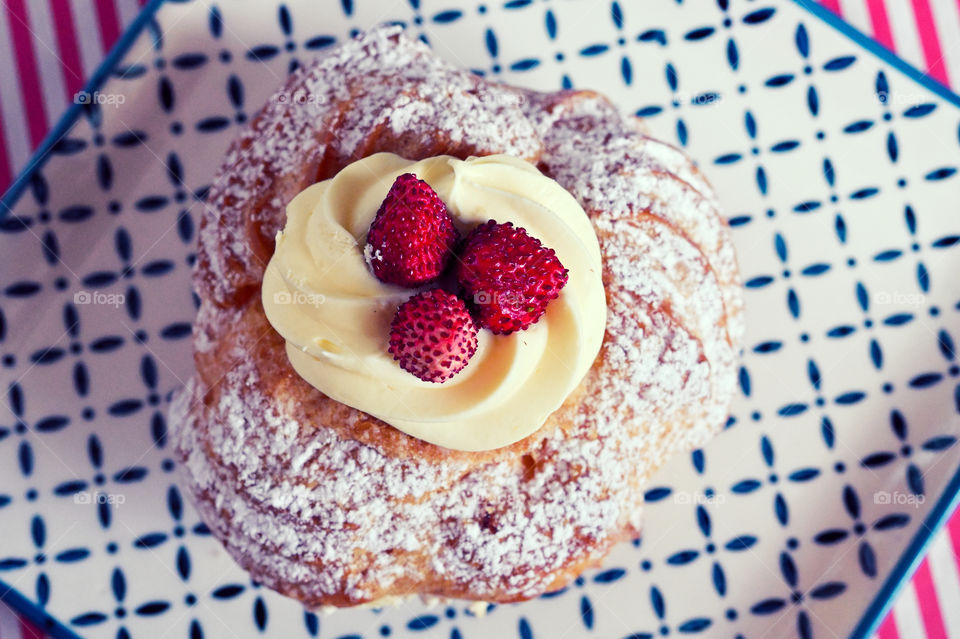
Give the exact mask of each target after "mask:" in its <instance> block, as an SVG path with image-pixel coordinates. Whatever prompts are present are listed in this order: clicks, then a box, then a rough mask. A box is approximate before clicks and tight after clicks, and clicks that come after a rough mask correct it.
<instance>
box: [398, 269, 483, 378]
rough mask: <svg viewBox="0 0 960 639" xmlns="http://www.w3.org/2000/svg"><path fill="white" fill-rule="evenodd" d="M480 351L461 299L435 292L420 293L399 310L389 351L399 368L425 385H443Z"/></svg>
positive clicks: (434, 290) (449, 294) (446, 293)
mask: <svg viewBox="0 0 960 639" xmlns="http://www.w3.org/2000/svg"><path fill="white" fill-rule="evenodd" d="M476 350H477V325H476V322H474V321H473V318H472V317H471V316H470V312H469V311H468V310H467V305H466V304H465V303H464V301H463V300H462V299H460V298H459V297H457V296H456V295H453V294H451V293H448V292H446V291H444V290H443V289H439V288H435V289H432V290H429V291H423V292H422V293H417V294H416V295H414V296H413V297H411V298H410V299H408V300H407V301H406V302H404V303H403V304H401V305H400V308H398V309H397V314H396V315H394V317H393V322H391V324H390V348H389V352H390V354H391V355H393V359H395V360H397V361H398V362H399V363H400V368H402V369H403V370H405V371H407V372H408V373H412V374H414V375H416V376H417V377H419V378H420V379H422V380H423V381H425V382H437V383H439V382H444V381H446V380H448V379H450V378H451V377H453V376H454V375H456V374H457V373H459V372H460V371H461V370H463V367H464V366H466V365H467V362H469V361H470V358H471V357H473V354H474V353H475V352H476Z"/></svg>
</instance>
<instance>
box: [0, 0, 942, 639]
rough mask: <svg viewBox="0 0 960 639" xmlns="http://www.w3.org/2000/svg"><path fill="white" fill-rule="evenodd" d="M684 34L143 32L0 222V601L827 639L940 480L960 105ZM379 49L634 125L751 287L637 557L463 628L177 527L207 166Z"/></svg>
mask: <svg viewBox="0 0 960 639" xmlns="http://www.w3.org/2000/svg"><path fill="white" fill-rule="evenodd" d="M693 4H694V3H691V2H681V1H680V0H656V1H655V2H651V3H648V4H647V5H644V6H643V8H642V9H641V8H640V7H639V6H638V5H634V4H631V3H625V2H618V1H614V2H606V1H604V2H599V3H597V2H586V1H581V2H561V1H559V0H543V1H538V2H533V1H532V0H506V1H504V0H496V1H495V2H488V1H484V0H475V1H473V2H462V3H457V2H450V1H444V2H439V1H437V2H434V1H433V0H431V1H429V2H420V1H418V0H409V1H408V3H407V4H402V3H398V4H396V5H394V6H392V7H390V8H385V7H384V6H383V5H381V4H380V3H377V2H373V1H371V0H340V1H339V2H324V3H317V2H307V1H306V0H290V1H288V2H275V3H269V2H264V3H257V4H256V5H244V6H243V7H238V6H237V5H235V4H233V3H227V2H221V3H207V2H168V3H166V4H164V5H163V6H162V7H161V8H160V9H159V11H157V12H156V13H155V14H151V16H150V17H149V18H147V19H145V20H144V22H143V28H142V30H141V31H140V32H139V34H138V35H137V37H136V39H135V40H134V41H133V43H132V46H131V47H130V48H129V49H128V50H127V51H126V53H125V54H124V55H123V58H122V60H121V61H120V62H119V63H118V64H116V65H115V66H114V67H113V68H112V70H111V73H110V76H109V78H108V80H107V81H106V83H105V84H103V85H102V86H99V87H98V88H97V89H96V90H95V91H94V90H91V91H90V92H89V93H87V94H85V95H86V99H85V100H84V103H83V105H82V106H81V107H78V108H79V109H80V110H81V113H80V115H79V117H78V118H77V120H76V122H75V123H74V124H73V126H71V127H70V128H69V129H68V130H67V131H66V133H65V134H64V135H63V136H61V137H60V138H59V139H58V140H57V141H56V142H55V143H54V144H53V145H52V147H51V148H50V152H49V156H48V158H47V159H46V161H45V162H44V163H43V164H42V165H41V166H40V167H39V168H38V169H37V170H36V171H35V172H33V173H32V174H31V175H30V178H29V180H28V181H27V182H26V184H25V188H24V189H23V190H22V192H21V193H20V194H19V196H18V197H16V198H11V199H9V200H8V203H9V204H11V208H12V210H11V211H9V212H8V213H7V215H6V216H4V217H3V218H0V247H2V250H0V261H2V263H3V267H4V270H3V273H4V276H3V278H2V281H0V394H2V397H3V402H2V406H0V539H3V540H4V542H5V543H4V544H3V546H2V548H0V591H5V590H7V589H8V588H11V589H13V590H14V591H15V592H16V593H17V594H18V596H19V597H21V598H22V599H21V600H20V601H19V603H25V602H28V603H30V604H31V605H32V606H33V609H34V612H35V613H36V616H37V617H38V618H39V619H40V620H41V621H44V620H46V621H47V622H48V625H49V627H50V628H51V629H52V630H53V631H54V632H55V633H56V634H60V635H62V636H72V635H74V634H76V635H82V636H89V637H111V638H113V637H116V638H130V637H153V636H157V634H158V633H157V628H163V630H164V631H165V632H166V635H165V636H170V637H190V638H191V639H199V638H202V637H221V636H235V637H255V636H261V635H263V636H266V635H268V634H269V635H271V636H284V637H330V638H339V639H348V638H350V639H354V638H358V637H359V638H362V639H371V638H374V637H443V638H447V637H449V638H450V639H469V638H472V637H486V636H503V637H519V638H520V639H533V638H534V637H559V636H570V637H580V636H582V637H613V638H625V639H640V638H649V637H656V636H669V635H672V634H681V635H699V636H704V637H761V636H775V637H800V638H809V637H834V636H846V635H847V634H849V633H850V632H851V630H852V629H853V628H854V626H855V625H857V623H858V622H859V621H860V618H861V615H862V613H863V611H864V610H865V609H866V608H867V607H868V605H869V604H870V603H871V601H872V600H873V598H874V595H875V594H876V592H877V591H878V590H879V589H880V588H881V585H882V584H884V583H885V582H886V581H887V580H888V578H889V576H890V574H891V572H892V571H894V569H895V566H896V565H897V563H898V561H899V560H900V559H901V556H902V555H903V554H904V552H905V549H906V547H907V545H908V543H910V541H911V540H912V539H914V538H915V537H916V536H917V535H918V534H922V533H923V531H924V527H925V526H926V525H927V521H928V518H929V517H931V516H933V515H932V513H934V511H935V504H936V502H937V500H938V499H939V498H940V497H941V495H942V494H943V493H944V491H945V490H946V486H947V484H948V482H949V481H950V479H951V477H952V476H953V475H954V473H955V472H956V471H957V469H958V466H960V446H957V437H958V436H960V361H958V358H957V352H956V344H957V339H960V289H958V288H957V286H956V273H957V272H958V268H960V219H958V218H957V216H956V215H955V212H954V211H953V210H952V208H951V207H953V206H954V205H955V203H956V202H957V201H958V199H960V181H958V180H960V178H958V176H957V166H958V160H957V158H958V157H960V154H958V151H960V148H958V147H960V109H958V108H957V105H958V104H960V98H958V99H956V100H954V101H951V100H950V99H946V98H945V97H944V96H942V95H937V94H935V93H933V92H929V91H927V90H926V89H924V88H922V87H921V86H920V85H918V84H916V83H914V82H913V81H912V80H911V79H910V78H908V77H907V76H906V75H904V74H903V73H902V72H901V71H900V70H898V69H897V68H895V67H894V66H891V65H889V64H887V63H884V62H882V61H880V60H879V59H877V58H875V57H874V56H872V55H871V54H870V53H868V52H866V51H864V50H862V49H860V48H859V47H858V46H857V45H856V44H855V43H853V42H852V41H851V40H848V39H847V38H845V37H844V36H843V35H841V34H839V33H837V32H835V31H833V30H832V29H831V28H830V27H829V26H827V25H826V24H824V23H822V22H821V21H820V20H819V19H817V18H816V17H814V16H812V15H811V14H809V13H807V12H805V11H804V10H803V9H802V7H800V6H799V5H798V4H795V3H790V2H786V1H774V0H770V1H767V2H760V1H748V0H730V1H729V2H728V1H727V0H716V2H715V3H710V4H708V3H706V2H704V3H697V6H696V7H694V6H693ZM380 22H397V23H401V24H403V25H404V26H405V27H406V28H407V30H408V32H410V33H411V34H412V35H413V36H414V37H418V38H420V39H422V40H424V41H425V42H427V43H429V44H431V45H432V46H433V47H434V48H435V49H436V50H437V51H438V52H439V53H440V54H441V55H443V56H444V57H446V58H447V59H449V60H451V61H452V62H454V63H456V64H458V65H461V66H463V67H466V68H469V69H471V70H473V71H474V72H475V73H477V74H480V75H484V76H488V77H491V78H493V79H496V80H502V81H505V82H511V83H517V84H522V85H526V86H531V87H534V88H543V89H556V88H558V87H583V88H587V87H589V88H596V89H598V90H600V91H603V92H604V93H607V94H608V95H610V96H611V97H612V98H613V99H614V100H615V101H616V102H617V103H618V104H619V105H620V106H621V107H622V108H623V109H624V110H625V111H627V112H629V113H634V114H636V115H638V116H641V117H643V118H645V119H646V122H647V126H648V127H649V128H650V129H651V131H652V132H653V133H654V134H656V135H657V136H659V137H662V138H665V139H667V140H669V141H671V142H673V143H675V144H677V145H679V146H682V147H684V148H685V149H686V150H687V151H688V152H689V153H690V154H691V155H692V156H693V157H694V158H696V159H697V160H698V162H699V163H700V165H701V167H702V169H703V170H704V172H705V173H706V174H707V176H708V177H709V178H710V179H711V180H712V182H713V183H714V184H715V186H716V187H717V190H718V192H719V194H720V197H721V200H722V201H723V202H724V203H725V205H726V208H727V211H728V214H729V222H730V224H731V226H732V227H733V228H734V234H735V238H736V243H737V246H738V249H739V255H740V260H741V264H742V269H743V273H744V279H745V283H746V287H747V303H748V323H749V327H748V336H747V342H746V345H745V346H746V348H745V354H744V358H743V362H742V366H741V369H740V375H739V382H740V391H741V392H740V396H739V397H738V399H737V401H736V402H735V404H734V406H733V407H732V409H731V415H730V418H729V420H728V423H727V429H726V430H725V431H724V433H723V434H722V435H721V436H720V437H718V438H717V439H716V440H715V441H714V442H712V443H711V444H710V445H709V446H707V447H706V448H705V449H703V450H697V451H694V452H693V453H692V454H691V455H689V456H684V457H683V458H679V459H676V460H675V461H674V462H673V463H671V464H670V465H669V467H668V468H667V469H665V470H664V471H663V472H662V473H660V474H659V475H658V476H657V477H656V478H655V480H654V482H653V483H652V484H651V485H650V486H649V487H648V489H647V493H646V501H647V504H648V505H647V509H646V510H647V512H646V516H647V527H646V532H645V534H644V537H643V539H642V540H637V541H636V542H634V544H632V545H629V544H625V545H623V546H622V547H620V548H618V549H617V550H616V551H615V552H614V554H613V555H612V556H611V557H610V559H609V560H608V561H607V563H606V564H605V565H604V566H603V567H602V568H599V569H597V570H594V571H590V572H588V573H587V574H585V575H583V576H582V577H581V578H579V579H577V580H576V582H575V583H574V584H572V585H571V586H569V587H568V588H566V589H564V590H563V591H560V592H556V593H550V594H548V595H546V596H544V597H542V598H541V599H539V600H537V601H534V602H529V603H526V604H522V605H516V606H489V607H488V608H489V610H488V614H487V616H486V617H485V618H482V619H481V618H477V617H476V616H475V615H474V614H473V613H471V612H470V611H469V610H468V609H467V608H466V607H464V606H463V605H462V604H460V603H451V604H446V603H440V604H437V605H435V606H433V607H430V606H426V605H424V604H421V603H419V602H408V603H406V604H403V605H401V606H399V607H398V608H395V609H387V610H372V611H371V610H359V611H348V612H341V613H337V614H335V615H333V616H329V617H325V616H322V615H319V614H315V613H314V612H309V611H304V610H302V609H301V608H300V607H299V606H298V605H297V604H296V603H294V602H292V601H289V600H286V599H283V598H281V597H279V596H278V595H276V594H274V593H272V592H269V591H267V590H266V589H264V588H261V587H260V585H259V584H257V583H255V582H252V581H251V580H250V579H249V578H248V577H247V576H246V575H245V574H244V573H243V572H242V571H241V570H240V569H239V568H237V567H236V566H235V565H234V564H233V563H232V562H231V560H230V559H229V558H228V557H227V556H226V554H225V553H224V552H223V551H222V550H221V549H220V547H219V545H218V544H217V543H216V541H215V540H213V539H212V538H211V537H210V535H209V530H208V529H207V527H206V526H205V525H204V524H203V523H202V522H200V521H199V520H198V519H197V516H196V514H195V513H194V511H193V510H192V508H191V507H190V505H189V504H188V503H187V502H186V501H185V500H184V497H183V495H182V494H181V492H180V489H179V488H178V485H177V477H176V472H175V471H176V468H175V465H174V463H173V461H172V459H171V456H170V450H169V445H168V442H167V429H168V424H167V422H166V408H167V404H168V402H169V400H170V397H171V394H172V393H173V392H174V391H175V390H176V389H177V388H179V387H180V386H181V384H182V383H183V380H185V379H186V378H187V377H188V375H189V374H190V368H191V359H190V344H189V341H190V340H189V337H190V326H191V319H192V315H193V312H194V308H195V299H194V297H193V295H192V293H191V291H190V286H189V273H190V268H191V266H192V265H193V262H194V260H195V254H194V245H195V242H196V225H197V222H198V220H199V216H200V214H201V213H202V211H203V206H204V197H205V194H206V192H207V189H208V187H209V183H210V180H211V178H212V176H213V174H214V171H215V170H216V168H217V166H218V164H219V162H220V159H221V157H222V155H223V152H224V150H225V149H226V146H227V144H228V143H229V141H230V139H231V138H232V137H233V136H234V135H236V133H237V131H238V130H239V128H240V127H242V126H243V125H244V123H245V122H246V121H247V120H248V119H249V118H250V117H251V116H252V115H253V114H254V113H255V111H256V109H257V108H258V106H259V105H260V104H261V103H262V101H263V100H265V99H266V96H267V95H268V94H269V93H270V92H271V91H272V90H273V89H274V88H275V87H276V86H277V85H278V84H280V83H281V82H282V81H283V78H284V77H285V76H286V74H288V73H289V72H290V71H293V70H295V69H296V68H298V67H299V66H301V65H303V64H305V63H307V62H308V61H309V60H310V59H312V58H313V57H315V56H317V55H322V54H323V52H324V50H326V49H328V48H330V47H332V46H334V45H336V44H337V43H338V42H341V41H343V40H344V39H345V38H348V37H350V35H351V34H354V33H356V32H357V31H358V30H361V29H363V28H365V27H368V26H371V25H373V24H376V23H380ZM121 96H122V97H123V100H120V99H119V97H121ZM55 620H56V621H55Z"/></svg>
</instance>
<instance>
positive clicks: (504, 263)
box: [456, 220, 567, 335]
mask: <svg viewBox="0 0 960 639" xmlns="http://www.w3.org/2000/svg"><path fill="white" fill-rule="evenodd" d="M456 271H457V280H458V281H459V282H460V285H461V286H462V287H463V288H464V290H465V291H466V294H467V296H468V299H472V300H473V308H474V310H475V312H476V316H477V320H478V322H479V323H480V326H482V327H484V328H489V329H490V330H491V331H493V332H494V333H497V334H498V335H509V334H510V333H512V332H514V331H522V330H525V329H526V328H528V327H529V326H531V325H532V324H535V323H536V322H537V321H538V320H539V319H540V317H541V316H542V315H543V314H544V312H545V311H546V309H547V304H549V303H550V301H551V300H554V299H556V298H557V296H558V295H560V289H562V288H563V287H564V285H565V284H566V283H567V269H565V268H564V267H563V264H561V263H560V260H559V259H557V256H556V253H554V251H553V249H551V248H547V247H546V246H543V244H541V243H540V240H538V239H537V238H535V237H532V236H531V235H528V234H527V231H526V230H525V229H523V228H521V227H518V226H514V225H513V224H511V223H510V222H507V223H505V224H498V223H497V222H496V221H494V220H489V221H487V222H485V223H484V224H481V225H480V226H478V227H476V228H475V229H473V231H471V232H470V234H469V235H468V236H467V238H466V239H465V240H464V242H463V246H462V248H461V251H460V263H459V264H458V265H457V269H456Z"/></svg>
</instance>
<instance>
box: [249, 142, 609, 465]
mask: <svg viewBox="0 0 960 639" xmlns="http://www.w3.org/2000/svg"><path fill="white" fill-rule="evenodd" d="M402 173H414V174H415V175H416V176H417V177H418V178H420V179H421V180H424V181H425V182H427V183H428V184H429V185H430V186H431V187H432V188H433V189H434V190H435V191H436V192H437V194H438V195H439V196H440V198H441V199H442V200H443V201H444V202H445V203H446V204H447V207H448V208H449V210H450V213H451V215H452V216H453V219H454V223H455V224H456V226H457V227H458V229H459V230H460V231H461V233H463V234H466V233H467V232H469V230H470V229H471V228H473V227H474V226H476V225H477V224H480V223H482V222H485V221H487V220H488V219H494V220H496V221H497V222H513V224H515V225H516V226H521V227H523V228H525V229H526V230H527V232H528V233H529V234H530V235H532V236H534V237H536V238H538V239H540V241H541V242H543V244H544V245H546V246H548V247H550V248H552V249H554V251H556V254H557V256H558V257H559V259H560V261H561V262H562V263H563V265H564V266H565V267H566V268H567V269H568V270H569V280H568V282H567V285H566V286H565V287H564V289H563V291H562V292H561V293H560V296H559V297H558V298H557V299H556V300H554V301H553V302H551V303H550V304H549V305H548V307H547V311H546V313H545V315H544V316H543V317H542V318H541V319H540V321H539V322H537V323H536V324H534V325H533V326H531V327H530V328H528V329H527V330H525V331H520V332H516V333H513V334H511V335H493V334H492V333H491V332H490V331H488V330H484V329H481V330H480V332H479V335H478V347H477V352H476V354H475V355H474V356H473V359H471V360H470V363H469V364H468V365H467V366H466V368H464V369H463V370H462V371H460V373H458V374H457V375H456V376H455V377H453V378H452V379H450V380H448V381H446V382H444V383H442V384H434V383H430V382H425V381H422V380H420V379H417V378H416V377H414V376H413V375H411V374H410V373H408V372H406V371H404V370H403V369H401V368H400V366H399V365H397V363H396V362H395V361H394V360H393V358H392V356H391V355H390V354H389V353H388V352H387V347H388V343H389V335H390V322H391V320H392V319H393V316H394V313H395V312H396V309H397V307H398V306H399V305H400V304H402V303H403V302H404V301H405V300H406V299H407V298H409V297H410V296H411V295H413V294H415V293H416V292H417V290H411V289H405V288H401V287H398V286H393V285H391V284H385V283H383V282H380V281H379V280H378V279H377V278H376V277H374V275H373V274H372V273H371V271H370V269H369V267H368V265H367V263H366V261H365V259H364V254H363V247H364V245H365V237H366V233H367V229H368V228H369V227H370V223H371V222H372V221H373V218H374V216H375V215H376V212H377V209H378V208H379V206H380V203H381V202H382V201H383V199H384V197H385V196H386V194H387V191H388V190H389V189H390V186H391V185H392V184H393V181H394V180H395V179H396V177H397V176H398V175H400V174H402ZM601 271H602V264H601V258H600V248H599V245H598V243H597V238H596V235H595V234H594V232H593V227H592V225H591V223H590V221H589V219H588V218H587V216H586V214H585V213H584V211H583V209H582V208H581V207H580V205H579V204H578V203H577V201H576V200H575V199H574V198H573V196H571V195H570V194H569V193H568V192H567V191H566V190H564V189H563V187H561V186H560V185H559V184H557V183H556V182H554V181H553V180H551V179H550V178H548V177H546V176H544V175H543V174H541V173H540V172H539V171H538V170H537V169H536V167H534V166H533V165H531V164H529V163H527V162H525V161H523V160H520V159H517V158H514V157H511V156H506V155H492V156H487V157H480V158H470V159H467V160H459V159H457V158H453V157H450V156H438V157H433V158H428V159H426V160H421V161H418V162H414V161H411V160H406V159H404V158H402V157H400V156H398V155H394V154H392V153H378V154H376V155H372V156H370V157H367V158H364V159H362V160H358V161H356V162H354V163H352V164H350V165H349V166H347V167H346V168H344V169H343V170H342V171H340V172H339V173H338V174H337V175H336V176H334V177H333V178H331V179H329V180H325V181H323V182H319V183H317V184H314V185H312V186H310V187H308V188H307V189H305V190H304V191H303V192H301V193H300V194H299V195H297V196H296V197H295V198H294V199H293V200H292V201H291V202H290V204H289V205H288V206H287V221H286V226H285V228H284V229H283V230H282V231H281V232H279V233H278V234H277V243H276V251H275V252H274V255H273V257H272V258H271V260H270V263H269V265H268V266H267V269H266V272H265V274H264V280H263V288H262V301H263V307H264V310H265V311H266V315H267V319H268V320H269V321H270V323H271V324H272V325H273V327H274V328H275V329H276V330H277V331H278V332H279V333H280V334H281V335H282V336H283V338H284V339H285V340H286V351H287V357H288V358H289V360H290V363H291V364H292V365H293V367H294V369H295V370H296V371H297V373H298V374H299V375H300V376H301V377H303V378H304V379H305V380H306V381H307V382H309V383H310V384H311V385H313V386H314V387H315V388H317V389H318V390H320V391H321V392H322V393H324V394H325V395H327V396H328V397H331V398H333V399H335V400H337V401H339V402H342V403H344V404H347V405H348V406H351V407H353V408H356V409H358V410H361V411H364V412H366V413H369V414H370V415H373V416H375V417H378V418H380V419H381V420H383V421H385V422H387V423H388V424H390V425H392V426H393V427H395V428H397V429H399V430H401V431H403V432H405V433H407V434H408V435H411V436H413V437H417V438H419V439H422V440H425V441H428V442H431V443H433V444H437V445H440V446H444V447H446V448H451V449H455V450H465V451H477V450H490V449H494V448H500V447H502V446H506V445H509V444H511V443H513V442H515V441H518V440H520V439H523V438H524V437H526V436H528V435H530V434H531V433H533V432H534V431H536V430H537V429H538V428H539V427H540V426H542V425H543V423H544V421H545V420H546V419H547V417H548V416H549V415H550V413H552V412H553V411H554V410H556V409H557V408H558V407H559V406H560V405H561V404H562V403H563V401H564V400H565V399H566V397H567V396H568V395H569V394H570V393H571V392H572V391H573V390H574V389H575V388H576V387H577V385H578V384H579V383H580V381H581V380H582V379H583V376H584V375H585V374H586V372H587V370H589V368H590V366H591V365H592V364H593V361H594V359H595V358H596V356H597V353H598V352H599V350H600V345H601V343H602V341H603V335H604V331H605V326H606V298H605V294H604V289H603V282H602V279H601ZM420 290H422V289H420Z"/></svg>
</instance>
